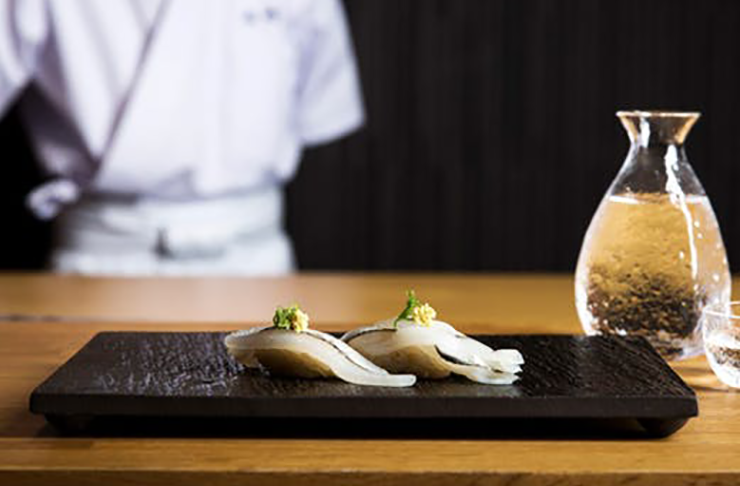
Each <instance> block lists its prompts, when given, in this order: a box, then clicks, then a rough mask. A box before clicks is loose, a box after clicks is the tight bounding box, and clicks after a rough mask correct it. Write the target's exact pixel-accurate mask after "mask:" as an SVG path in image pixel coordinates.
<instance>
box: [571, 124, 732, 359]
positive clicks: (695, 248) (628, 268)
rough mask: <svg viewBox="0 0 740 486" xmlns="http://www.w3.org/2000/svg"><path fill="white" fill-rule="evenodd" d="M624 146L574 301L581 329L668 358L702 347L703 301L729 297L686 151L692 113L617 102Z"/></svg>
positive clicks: (718, 239)
mask: <svg viewBox="0 0 740 486" xmlns="http://www.w3.org/2000/svg"><path fill="white" fill-rule="evenodd" d="M617 116H618V117H619V119H620V120H621V122H622V125H623V126H624V128H625V129H626V130H627V133H628V135H629V138H630V141H631V147H630V150H629V153H628V154H627V159H626V160H625V162H624V164H623V165H622V168H621V169H620V171H619V173H618V174H617V177H616V179H615V180H614V182H613V183H612V185H611V187H610V188H609V190H608V191H607V193H606V195H605V196H604V198H603V199H602V201H601V204H600V205H599V207H598V209H597V210H596V214H595V215H594V217H593V219H592V220H591V224H590V226H589V228H588V231H587V232H586V237H585V239H584V241H583V246H582V247H581V253H580V256H579V258H578V266H577V268H576V289H575V291H576V308H577V310H578V317H579V318H580V320H581V324H582V325H583V328H584V330H585V331H586V333H587V334H601V333H611V334H618V335H638V336H644V337H646V338H647V339H648V340H649V341H650V343H651V344H652V345H653V346H654V347H655V349H656V350H657V351H658V352H659V353H660V354H661V355H662V356H663V357H665V358H666V359H672V360H673V359H683V358H687V357H690V356H694V355H697V354H700V353H701V352H702V340H701V330H700V329H699V318H700V316H701V313H702V310H703V308H704V307H705V306H707V305H710V304H714V303H717V302H720V303H721V302H728V301H729V299H730V285H731V281H730V272H729V269H728V264H727V255H726V253H725V247H724V243H723V242H722V235H721V234H720V230H719V226H718V224H717V219H716V217H715V215H714V211H713V210H712V206H711V204H710V202H709V199H708V198H707V195H706V193H705V192H704V188H703V187H702V185H701V183H700V182H699V179H697V177H696V174H694V171H693V169H692V168H691V166H690V165H689V162H688V159H687V158H686V152H685V151H684V140H685V139H686V136H687V135H688V133H689V131H690V130H691V127H692V126H693V125H694V123H696V121H697V119H698V118H699V116H700V114H699V113H681V112H666V111H620V112H618V113H617Z"/></svg>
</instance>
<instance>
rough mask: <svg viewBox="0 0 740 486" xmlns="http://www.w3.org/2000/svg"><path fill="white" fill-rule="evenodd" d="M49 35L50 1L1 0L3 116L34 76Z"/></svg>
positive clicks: (0, 95)
mask: <svg viewBox="0 0 740 486" xmlns="http://www.w3.org/2000/svg"><path fill="white" fill-rule="evenodd" d="M47 34H48V17H47V10H46V0H0V118H2V116H3V115H4V114H5V111H6V110H7V108H8V106H9V105H10V104H11V103H12V102H13V100H14V99H15V97H16V96H17V95H18V93H20V92H21V91H22V90H23V88H24V87H25V85H26V84H27V83H28V82H29V81H30V80H31V79H32V77H33V74H34V71H35V70H36V64H37V61H38V58H39V53H40V52H41V49H42V47H43V45H44V43H45V41H46V37H47Z"/></svg>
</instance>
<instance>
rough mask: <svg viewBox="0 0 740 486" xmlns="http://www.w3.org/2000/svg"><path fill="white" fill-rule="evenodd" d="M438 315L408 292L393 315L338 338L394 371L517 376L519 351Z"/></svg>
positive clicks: (491, 380) (499, 378)
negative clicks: (478, 338) (490, 343)
mask: <svg viewBox="0 0 740 486" xmlns="http://www.w3.org/2000/svg"><path fill="white" fill-rule="evenodd" d="M436 317H437V312H436V311H435V310H434V308H432V307H431V306H430V305H429V304H428V303H422V302H421V301H419V299H417V298H416V296H415V295H414V293H413V291H410V292H409V293H408V302H407V304H406V308H405V309H404V310H403V311H402V312H401V314H400V315H399V316H398V317H397V318H395V319H388V320H385V321H380V322H378V323H376V324H375V325H372V326H369V327H363V328H360V329H355V330H353V331H350V332H348V333H347V334H345V335H344V336H342V341H344V342H345V343H347V344H349V345H350V346H351V347H353V348H354V349H356V350H357V351H359V352H360V354H362V355H363V356H365V357H366V358H368V359H369V360H370V361H372V362H373V363H375V364H376V365H378V366H382V367H383V368H384V369H387V370H389V371H390V372H392V373H412V374H414V375H416V376H417V377H420V378H429V379H440V378H446V377H448V376H450V374H456V375H461V376H465V377H467V378H468V379H470V380H472V381H475V382H477V383H484V384H490V385H509V384H511V383H513V382H514V381H516V380H517V378H518V377H517V373H519V372H520V371H521V369H522V368H521V367H522V365H523V364H524V358H523V357H522V355H521V353H519V351H517V350H515V349H499V350H493V349H491V348H490V347H488V346H486V345H485V344H483V343H481V342H480V341H476V340H475V339H472V338H469V337H468V336H466V335H465V334H463V333H461V332H459V331H458V330H456V329H455V328H454V327H452V326H451V325H449V324H447V323H445V322H442V321H438V320H436Z"/></svg>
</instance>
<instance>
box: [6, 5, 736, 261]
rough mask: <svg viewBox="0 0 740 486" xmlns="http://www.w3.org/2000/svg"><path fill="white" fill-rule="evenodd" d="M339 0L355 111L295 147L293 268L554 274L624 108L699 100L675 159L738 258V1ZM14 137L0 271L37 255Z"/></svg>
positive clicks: (597, 187)
mask: <svg viewBox="0 0 740 486" xmlns="http://www.w3.org/2000/svg"><path fill="white" fill-rule="evenodd" d="M346 6H347V11H348V14H349V17H350V21H351V25H352V29H353V34H354V38H355V44H356V50H357V55H358V59H359V64H360V70H361V74H362V79H363V85H364V91H365V97H366V104H367V112H368V120H369V123H368V125H367V127H366V128H365V129H364V130H363V131H362V132H361V133H359V134H356V135H353V136H351V137H349V138H348V139H346V140H344V141H342V142H339V143H335V144H333V145H330V146H326V147H321V148H315V149H311V150H309V151H308V152H307V153H306V156H305V158H304V163H303V165H302V168H301V171H300V173H299V175H298V178H297V179H296V180H295V181H294V182H293V183H292V184H291V185H290V187H289V191H288V201H289V221H288V226H289V228H290V231H291V233H292V234H293V236H294V239H295V242H296V246H297V250H298V256H299V259H300V263H301V266H302V267H303V268H307V269H317V268H321V269H430V270H440V269H444V270H453V269H455V270H565V271H570V270H572V268H573V267H574V265H575V259H576V257H577V252H578V249H579V246H580V242H581V238H582V237H583V233H584V231H585V229H586V226H587V225H588V221H589V219H590V217H591V215H592V213H593V211H594V210H595V208H596V205H597V204H598V201H599V199H600V197H601V195H602V194H603V193H604V191H605V190H606V188H607V186H608V184H609V182H610V181H611V180H612V178H613V177H614V175H615V173H616V171H617V169H618V167H619V165H620V164H621V162H622V160H623V158H624V155H625V153H626V150H627V138H626V136H625V135H624V133H623V132H622V129H621V127H620V126H619V124H618V122H617V120H616V118H615V117H614V112H615V111H616V110H617V109H623V108H664V109H682V110H688V109H691V110H700V111H702V112H703V113H704V117H703V118H702V120H700V122H699V124H698V125H697V126H696V128H695V129H694V132H693V133H692V134H691V135H690V137H689V140H688V151H689V158H690V160H691V161H692V164H693V165H694V168H695V169H696V172H697V173H698V175H699V177H700V178H701V180H702V181H703V183H704V186H705V188H706V189H707V192H708V193H709V195H710V197H711V198H712V201H713V203H714V206H715V210H716V212H717V214H718V218H719V220H720V224H721V225H722V228H723V232H724V236H725V241H726V243H727V246H728V251H729V253H730V263H731V264H733V263H736V262H740V211H739V210H738V207H739V205H740V192H738V191H735V190H734V188H735V186H736V185H737V184H738V183H740V168H739V167H738V164H740V160H738V159H739V157H738V155H737V154H738V153H739V151H738V149H739V147H738V145H739V144H740V136H738V134H737V132H738V131H740V122H738V120H737V117H736V113H740V96H739V95H738V89H740V2H737V1H733V0H691V1H687V0H609V1H606V0H455V1H451V0H347V1H346ZM19 137H20V134H18V133H17V127H15V125H14V123H13V122H12V120H10V121H6V122H5V123H4V124H3V126H2V127H0V150H2V153H3V156H2V159H3V163H2V164H0V165H1V167H0V186H1V187H0V190H1V191H2V192H1V193H0V204H2V208H3V216H4V217H5V218H4V219H6V221H9V224H8V225H5V226H4V228H5V229H4V231H3V233H4V235H3V241H2V242H0V267H4V268H8V267H18V266H34V265H38V264H39V262H41V261H43V258H42V256H43V252H42V249H41V248H40V247H39V244H38V243H34V242H36V241H40V240H42V239H43V235H44V228H43V227H38V226H37V225H34V224H32V223H30V222H29V221H28V220H27V219H25V218H24V217H22V216H21V215H22V211H21V209H20V207H21V206H20V203H19V201H20V198H21V197H22V194H23V192H24V191H25V190H26V188H27V187H28V186H29V185H30V182H29V181H31V180H32V179H33V177H34V176H33V174H32V173H31V171H30V170H29V169H28V168H27V166H28V164H26V163H25V162H26V161H25V160H21V159H22V158H23V157H18V156H14V155H13V156H12V157H9V155H8V154H10V155H12V154H14V153H16V152H15V149H13V150H10V149H8V148H7V147H9V146H11V145H13V144H17V141H18V140H19ZM9 140H10V142H9ZM9 158H12V160H9ZM37 234H38V235H41V236H40V237H36V236H34V235H37ZM9 249H10V251H8V250H9ZM40 255H41V256H40ZM737 264H738V265H740V263H737Z"/></svg>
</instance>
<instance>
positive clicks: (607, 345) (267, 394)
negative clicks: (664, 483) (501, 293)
mask: <svg viewBox="0 0 740 486" xmlns="http://www.w3.org/2000/svg"><path fill="white" fill-rule="evenodd" d="M223 337H224V334H222V333H160V332H151V333H149V332H144V333H141V332H120V333H101V334H98V335H96V336H95V337H94V338H93V339H92V340H91V341H90V342H89V343H87V344H86V345H85V346H84V347H83V348H82V349H81V350H80V351H79V352H78V353H77V354H76V355H75V356H73V357H72V358H71V359H70V360H69V361H68V362H67V363H66V364H64V365H63V366H62V367H61V368H59V369H58V370H57V371H56V372H55V373H54V374H53V375H52V376H51V377H49V378H48V379H47V380H46V381H45V382H44V383H42V384H41V385H40V386H39V387H38V388H36V390H35V391H34V392H33V394H32V395H31V400H30V409H31V411H32V412H33V413H38V414H44V415H46V416H47V418H48V419H50V421H52V422H53V423H55V424H58V425H62V426H63V427H64V428H66V429H70V428H71V427H72V426H75V425H89V424H90V423H91V421H93V420H97V419H103V418H107V419H109V420H110V419H124V418H128V419H129V421H130V420H131V419H140V420H142V421H147V420H148V422H149V423H152V422H159V421H161V420H164V419H174V418H180V419H196V418H197V419H199V420H208V419H220V420H222V421H223V419H247V420H249V419H251V420H252V423H255V419H259V422H261V423H263V424H264V423H269V422H270V421H271V420H272V421H273V423H288V421H287V420H286V419H289V421H290V422H291V423H293V424H296V423H299V424H300V423H301V421H303V422H305V423H308V422H310V421H314V422H315V421H319V422H321V423H326V422H327V421H329V422H331V421H332V420H339V421H344V422H343V423H349V422H348V420H349V421H354V422H355V423H356V422H357V421H365V423H376V424H379V426H381V425H382V424H389V423H390V424H391V425H390V426H391V427H392V426H393V424H399V423H401V421H399V420H398V419H404V422H407V421H408V420H411V419H413V420H427V421H436V422H438V423H440V424H442V423H445V424H450V423H452V424H454V423H456V422H457V421H459V423H461V424H462V423H463V422H465V423H467V424H470V423H471V422H474V423H475V424H476V425H474V428H475V429H478V428H480V427H486V426H487V427H493V426H494V424H501V423H502V421H501V420H496V419H505V421H507V422H508V421H510V420H517V419H519V420H531V419H535V420H541V419H547V420H550V421H551V420H563V419H567V420H571V421H572V420H580V419H584V420H586V419H634V420H637V421H638V422H639V423H640V424H641V425H642V426H643V427H644V428H645V429H646V430H647V432H648V433H649V434H651V435H653V436H665V435H669V434H671V433H673V432H674V431H676V430H678V429H679V428H680V427H681V426H682V425H683V424H684V423H685V422H686V420H688V418H690V417H693V416H695V415H697V401H696V397H695V395H694V392H693V391H692V390H691V389H690V388H689V387H688V386H687V385H686V384H685V383H684V382H683V381H682V380H681V378H680V377H679V376H678V375H676V374H675V373H674V372H673V370H671V368H670V367H669V366H668V365H667V364H666V363H665V362H664V361H663V359H662V358H660V356H658V354H657V353H656V352H655V351H654V350H653V349H652V347H650V345H649V344H648V343H647V342H646V341H644V340H642V339H639V338H620V337H587V336H562V335H546V336H537V335H523V336H475V337H476V338H477V339H479V340H481V341H482V342H484V343H486V344H488V345H489V346H492V347H494V348H516V349H519V350H520V351H521V352H522V354H523V355H524V358H525V361H526V364H525V365H524V371H523V372H522V374H521V379H520V380H519V381H518V382H517V383H515V384H514V385H511V386H486V385H478V384H475V383H472V382H469V381H466V380H464V379H461V378H452V379H448V380H441V381H419V382H418V383H417V385H416V386H414V387H412V388H379V387H363V386H357V385H351V384H347V383H343V382H340V381H335V380H300V379H288V378H270V377H267V376H265V375H264V374H262V373H259V372H255V371H251V370H246V369H245V368H244V367H243V366H241V365H240V364H238V363H236V362H234V361H233V360H232V359H231V358H230V357H229V356H228V355H227V353H226V349H225V348H224V346H223V344H222V341H223ZM492 420H494V421H492ZM181 421H182V420H181ZM188 422H189V423H193V421H192V420H187V421H186V423H188ZM319 422H316V423H319ZM452 428H453V429H454V425H453V426H452ZM373 429H374V430H375V431H376V432H377V431H378V430H380V429H377V428H376V427H375V426H373ZM381 435H382V431H381Z"/></svg>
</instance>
